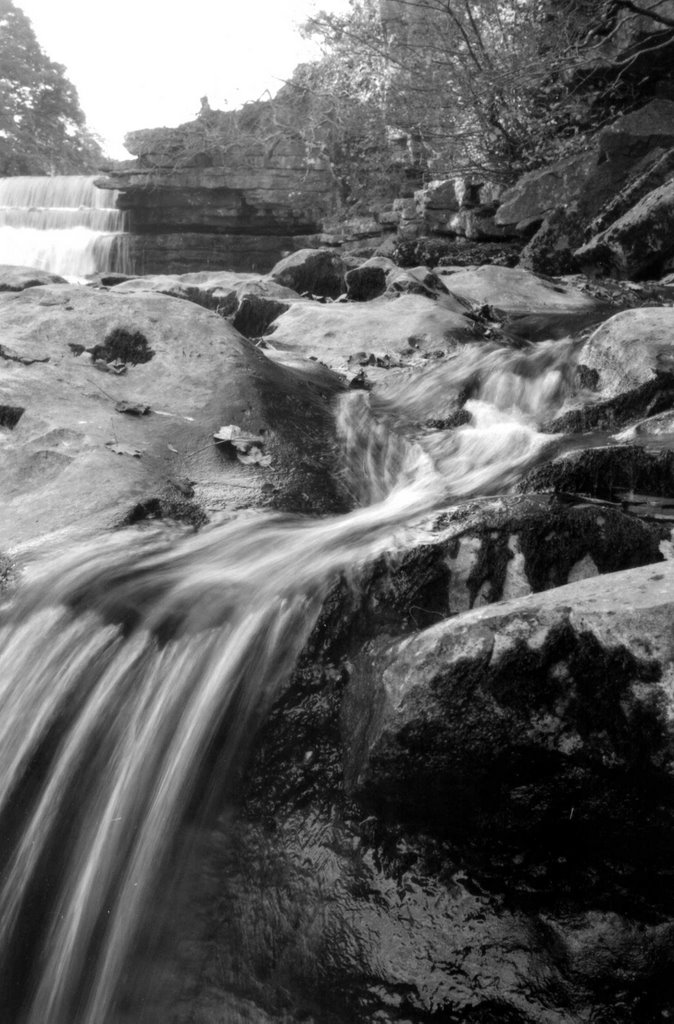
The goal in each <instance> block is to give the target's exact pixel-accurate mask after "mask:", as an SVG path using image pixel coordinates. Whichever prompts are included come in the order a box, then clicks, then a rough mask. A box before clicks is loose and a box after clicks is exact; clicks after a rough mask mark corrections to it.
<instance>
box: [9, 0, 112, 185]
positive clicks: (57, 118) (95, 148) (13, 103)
mask: <svg viewBox="0 0 674 1024" xmlns="http://www.w3.org/2000/svg"><path fill="white" fill-rule="evenodd" d="M102 158H103V153H102V150H101V147H100V144H99V142H98V140H97V139H96V138H95V136H94V135H93V134H92V133H91V132H90V131H89V130H88V128H87V126H86V122H85V117H84V114H83V113H82V109H81V107H80V105H79V99H78V96H77V91H76V89H75V87H74V86H73V85H72V83H71V82H69V81H68V79H67V78H66V75H65V68H64V67H63V66H62V65H61V64H55V63H54V62H53V61H51V60H50V59H49V57H48V56H47V55H46V54H45V52H44V51H43V49H42V48H41V46H40V44H39V43H38V41H37V39H36V37H35V33H34V31H33V26H32V24H31V22H30V21H29V19H28V18H27V17H26V15H25V14H24V13H23V11H21V10H20V9H19V8H18V7H15V6H14V4H13V2H12V0H0V175H2V176H8V175H16V174H71V173H83V172H87V171H90V170H95V169H96V167H97V166H100V163H101V160H102Z"/></svg>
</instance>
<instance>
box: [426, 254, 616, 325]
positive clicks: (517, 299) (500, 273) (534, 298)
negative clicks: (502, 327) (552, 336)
mask: <svg viewBox="0 0 674 1024" xmlns="http://www.w3.org/2000/svg"><path fill="white" fill-rule="evenodd" d="M439 276H440V277H441V278H442V280H443V281H444V283H445V284H446V286H447V288H448V290H449V291H450V293H451V294H452V295H455V296H457V297H458V298H460V299H465V300H467V301H468V302H471V303H472V304H474V305H476V306H483V305H488V306H493V307H494V308H495V309H498V310H501V311H503V312H504V313H520V314H523V313H557V314H558V313H569V314H572V313H573V314H577V313H580V312H585V311H587V312H588V313H591V312H592V311H593V310H594V309H595V308H596V303H595V302H594V301H593V300H592V299H591V298H589V297H588V296H587V295H585V294H584V293H583V292H582V291H580V290H579V289H578V288H574V287H573V286H572V285H569V284H564V283H562V282H560V281H553V280H551V279H549V278H544V277H539V276H538V275H537V274H533V273H531V272H530V271H528V270H521V269H519V268H517V267H496V266H485V267H478V269H477V270H462V271H459V272H458V273H452V274H449V275H443V274H442V270H440V271H439Z"/></svg>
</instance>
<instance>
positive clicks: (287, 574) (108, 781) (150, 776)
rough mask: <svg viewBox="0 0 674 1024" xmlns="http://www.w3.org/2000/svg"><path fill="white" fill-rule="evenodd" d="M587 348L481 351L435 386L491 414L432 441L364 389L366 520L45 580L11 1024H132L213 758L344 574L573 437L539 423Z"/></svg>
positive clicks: (15, 705)
mask: <svg viewBox="0 0 674 1024" xmlns="http://www.w3.org/2000/svg"><path fill="white" fill-rule="evenodd" d="M568 357H569V347H568V345H564V344H559V343H557V344H556V345H555V346H554V347H553V346H539V347H538V348H537V350H536V351H535V352H534V353H533V355H531V356H527V355H523V354H521V353H515V354H513V353H512V352H509V351H507V350H503V349H500V350H498V351H493V352H491V353H488V354H487V355H486V356H484V355H482V356H477V357H476V355H475V353H474V351H469V350H466V351H465V352H464V353H463V354H462V355H460V356H458V357H457V358H456V359H453V360H448V361H447V363H446V365H445V368H444V369H445V374H444V376H443V375H440V377H439V378H438V377H437V376H436V377H435V384H431V382H430V381H427V382H426V393H427V398H428V388H429V387H432V388H435V389H437V392H436V394H435V396H431V397H435V398H437V399H439V397H440V396H441V395H442V394H447V393H448V392H449V391H450V390H451V388H452V387H454V388H455V389H456V387H457V386H459V387H461V386H463V384H465V380H466V379H468V378H470V379H471V381H472V391H473V398H472V399H471V402H470V409H471V413H472V415H473V422H472V423H470V424H467V425H465V426H463V427H461V428H459V429H457V430H454V431H443V432H435V433H428V432H421V433H420V434H419V436H417V437H416V438H414V439H412V440H406V439H405V438H404V437H403V436H402V435H401V434H400V433H399V432H398V431H397V429H396V425H400V424H403V423H404V421H405V415H404V414H403V412H402V411H401V410H402V409H403V406H404V405H405V403H406V402H407V403H408V409H409V407H410V403H411V405H413V404H414V401H415V392H414V389H412V391H411V392H410V391H409V390H408V391H407V392H405V391H404V390H403V391H401V392H400V393H399V394H398V395H397V396H395V398H392V399H390V400H389V401H388V402H387V405H386V408H385V410H383V409H382V412H381V415H378V416H377V417H373V414H372V411H371V410H370V407H369V399H368V397H367V396H366V395H365V394H363V393H351V394H350V395H348V396H347V397H346V399H345V400H344V402H343V404H342V406H341V408H340V410H339V428H340V433H341V437H342V440H343V447H344V451H345V453H346V460H345V470H344V478H345V485H346V487H347V488H348V489H349V490H350V491H351V493H352V494H353V496H354V500H355V501H356V502H357V503H359V505H360V507H358V508H356V510H355V511H353V512H351V513H350V514H348V515H345V516H342V517H338V518H328V519H323V520H317V521H313V522H312V521H307V520H298V519H289V518H284V517H281V516H278V515H276V516H272V515H270V516H254V517H246V518H242V519H239V520H237V521H233V522H228V523H225V524H221V525H215V526H210V527H208V528H206V529H204V530H203V531H202V532H201V533H199V534H196V535H190V536H184V535H180V536H179V537H176V535H175V534H174V533H171V532H169V531H167V530H159V529H155V530H153V531H151V532H148V531H147V530H145V531H143V530H138V529H129V530H125V531H122V532H119V533H116V534H114V535H112V536H110V537H107V538H104V539H103V540H101V539H96V540H95V541H92V542H91V543H89V544H85V545H84V546H82V547H80V548H78V549H77V550H75V551H70V552H68V554H65V555H63V556H62V557H60V558H58V559H57V560H56V561H55V562H54V561H53V560H52V561H50V562H49V564H46V565H45V564H39V563H36V564H33V565H29V566H28V567H27V568H26V572H25V580H24V584H23V586H22V588H21V590H20V592H19V594H18V595H17V597H16V599H15V601H14V603H13V605H12V606H11V607H8V608H6V609H5V611H4V617H3V620H2V621H1V622H0V828H1V829H2V831H1V834H2V835H3V845H2V868H3V875H2V887H1V889H0V962H1V963H2V964H3V969H2V971H0V987H1V988H2V994H1V995H0V1009H2V1011H3V1015H2V1019H3V1020H8V1021H12V1024H46V1022H49V1024H104V1022H109V1021H118V1020H120V1019H121V1017H120V1011H119V1006H118V1000H119V990H120V985H121V982H120V979H121V978H122V976H123V974H124V972H125V970H126V967H127V966H128V958H129V953H130V950H131V948H132V945H133V940H134V936H135V935H137V933H138V930H139V928H140V927H141V926H142V927H143V928H145V925H146V919H147V917H148V916H149V915H150V913H151V910H150V908H151V904H152V900H151V899H150V897H151V894H152V892H153V883H154V882H155V880H156V878H157V875H158V871H159V868H160V865H161V863H162V860H163V859H164V858H166V856H167V854H168V853H169V852H170V853H171V854H172V856H173V858H174V859H173V861H172V869H175V865H176V863H177V854H176V835H177V834H179V832H180V828H181V824H182V822H183V821H184V817H185V813H186V809H187V808H188V806H189V805H190V803H191V801H192V800H193V798H194V787H195V785H196V784H197V779H198V776H199V770H200V767H201V768H202V770H203V764H204V760H205V759H206V758H208V756H209V751H212V749H213V745H214V744H215V743H216V742H217V744H218V747H219V749H220V750H221V756H220V759H219V761H218V771H219V772H220V773H224V775H225V776H226V775H227V772H228V771H234V770H235V769H237V768H238V764H239V762H240V761H241V759H242V756H243V754H244V752H245V746H246V742H247V741H248V740H249V739H250V735H251V733H252V732H253V730H254V727H255V725H256V724H257V723H258V722H259V720H260V717H261V716H262V715H263V713H264V711H265V709H266V708H268V707H269V704H270V702H271V701H272V700H273V699H274V696H275V695H276V694H277V693H278V691H279V687H280V686H281V685H282V684H283V682H284V680H286V679H287V678H288V676H289V674H290V673H291V671H292V669H293V666H294V664H295V662H296V660H297V658H298V656H299V653H300V652H301V650H302V648H303V646H304V645H305V644H306V641H307V639H308V637H309V634H310V633H311V631H312V629H313V627H314V625H315V623H316V620H317V617H318V614H319V612H320V609H321V605H322V602H323V600H324V598H325V596H326V594H327V592H328V590H329V588H330V587H331V585H332V584H333V583H334V580H335V577H336V575H337V574H339V573H340V572H342V571H347V570H348V571H349V572H350V573H353V572H355V571H356V570H357V568H358V567H359V566H362V565H363V564H364V563H366V562H367V561H368V560H370V559H373V558H375V557H376V556H378V555H380V554H382V553H384V552H390V551H391V550H395V549H402V548H405V547H410V546H412V545H414V544H415V543H419V542H420V541H421V540H422V539H425V540H427V539H428V529H426V530H423V529H422V524H424V523H426V525H427V526H428V522H429V517H430V516H431V514H432V513H433V512H434V511H435V510H437V509H440V508H445V507H447V506H448V505H452V504H456V503H457V501H459V500H461V499H462V498H467V497H470V496H475V495H479V494H481V493H485V492H487V493H493V492H497V491H503V490H507V489H508V488H509V487H510V486H511V485H512V484H513V483H514V482H515V481H516V480H517V479H518V477H519V476H520V475H521V473H522V472H523V471H524V470H525V469H527V468H529V467H530V466H531V465H533V464H534V463H535V462H536V461H538V460H539V459H540V458H541V456H542V454H543V453H545V452H548V451H549V450H550V447H551V445H552V446H554V445H557V444H558V443H559V442H558V439H557V438H554V437H551V436H549V435H542V434H539V433H537V431H536V429H535V425H534V424H535V419H536V418H537V417H538V416H543V415H550V413H551V412H552V411H555V410H556V409H557V408H558V407H559V405H560V403H561V401H562V398H563V393H564V369H563V367H564V365H565V362H566V360H567V359H568ZM437 369H438V367H436V371H437ZM487 370H488V371H489V372H488V376H487V375H486V371H487ZM125 1019H126V1018H125ZM134 1019H136V1020H137V1019H139V1017H136V1018H134Z"/></svg>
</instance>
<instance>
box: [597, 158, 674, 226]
mask: <svg viewBox="0 0 674 1024" xmlns="http://www.w3.org/2000/svg"><path fill="white" fill-rule="evenodd" d="M673 175H674V148H673V149H667V150H662V149H656V150H654V151H653V153H649V154H648V157H647V159H646V166H645V167H644V168H643V170H642V171H641V172H640V173H638V174H635V176H634V177H632V178H631V179H630V181H629V182H628V184H627V185H626V186H625V187H624V188H623V189H621V190H620V191H619V192H618V194H617V195H615V196H612V197H611V199H610V200H609V201H608V202H607V203H606V204H605V205H604V206H603V207H602V209H601V210H600V211H599V213H598V214H597V216H596V217H595V218H594V219H593V220H592V221H591V222H590V224H588V225H587V227H586V228H585V238H586V240H587V241H589V240H591V239H592V238H593V237H594V236H595V235H598V234H600V233H601V232H602V231H605V230H606V228H608V227H610V225H611V224H613V222H614V221H616V220H618V219H619V218H620V217H622V216H623V215H624V214H626V213H627V212H628V210H630V209H631V208H632V207H633V206H634V205H635V204H636V203H638V202H639V201H640V200H641V199H643V198H644V197H645V196H647V195H648V193H649V192H652V191H653V189H655V188H659V187H660V185H664V184H665V183H666V182H667V181H669V180H670V179H671V177H672V176H673Z"/></svg>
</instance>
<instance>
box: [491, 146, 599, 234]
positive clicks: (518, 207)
mask: <svg viewBox="0 0 674 1024" xmlns="http://www.w3.org/2000/svg"><path fill="white" fill-rule="evenodd" d="M596 162H597V153H596V150H589V151H588V152H587V153H581V154H580V155H579V156H573V157H569V158H568V159H566V160H560V161H559V162H558V163H556V164H553V165H552V166H550V167H545V168H543V169H542V170H540V171H531V172H529V173H528V174H525V175H523V176H522V177H521V178H520V179H519V180H518V181H517V183H516V184H515V185H514V186H513V187H512V188H510V189H508V191H506V192H504V193H503V195H502V196H501V203H500V206H499V208H498V210H497V212H496V216H495V221H496V224H498V225H508V226H512V227H516V226H517V225H518V224H524V223H527V222H531V221H536V220H538V221H541V220H543V218H544V217H546V216H547V215H548V214H549V213H551V212H552V211H553V210H554V209H556V208H557V207H559V206H564V205H566V204H567V203H570V202H572V201H573V200H574V199H576V198H577V197H578V194H579V192H580V191H581V190H582V187H583V184H584V182H585V180H586V179H587V177H588V175H589V174H590V172H591V171H592V169H593V168H594V166H595V165H596Z"/></svg>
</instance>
